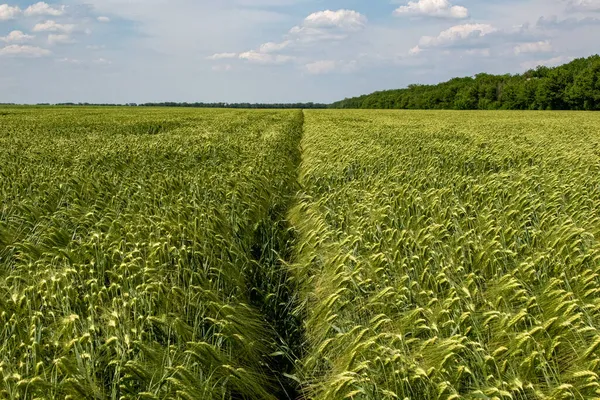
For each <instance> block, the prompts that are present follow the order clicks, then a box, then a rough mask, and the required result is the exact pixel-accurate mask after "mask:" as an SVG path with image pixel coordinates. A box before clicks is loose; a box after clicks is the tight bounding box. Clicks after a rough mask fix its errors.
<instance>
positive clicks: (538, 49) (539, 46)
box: [515, 40, 553, 54]
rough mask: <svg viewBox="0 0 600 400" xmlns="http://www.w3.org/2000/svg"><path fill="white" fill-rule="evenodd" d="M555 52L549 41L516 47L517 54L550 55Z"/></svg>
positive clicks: (522, 44)
mask: <svg viewBox="0 0 600 400" xmlns="http://www.w3.org/2000/svg"><path fill="white" fill-rule="evenodd" d="M552 50H553V48H552V44H551V43H550V41H549V40H545V41H541V42H531V43H521V44H518V45H517V46H515V54H522V53H549V52H551V51H552Z"/></svg>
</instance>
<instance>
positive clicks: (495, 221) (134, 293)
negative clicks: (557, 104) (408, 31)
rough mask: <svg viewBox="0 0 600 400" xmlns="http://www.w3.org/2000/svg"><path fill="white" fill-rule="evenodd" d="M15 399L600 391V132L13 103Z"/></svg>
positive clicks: (481, 120) (5, 303) (552, 123)
mask: <svg viewBox="0 0 600 400" xmlns="http://www.w3.org/2000/svg"><path fill="white" fill-rule="evenodd" d="M0 149H1V151H0V349H1V350H0V398H8V399H29V398H32V399H33V398H37V399H55V398H56V399H59V398H60V399H62V398H70V399H232V400H233V399H287V398H300V399H365V400H367V399H368V400H371V399H403V400H404V399H411V400H417V399H448V400H451V399H463V398H464V399H572V398H574V399H590V398H597V397H599V396H600V377H599V375H598V374H600V297H599V292H600V245H599V243H598V237H599V235H600V216H599V211H600V190H599V189H600V116H597V115H595V114H587V113H572V112H564V113H563V112H554V113H553V112H455V111H366V110H365V111H362V110H361V111H346V110H318V111H316V110H307V111H304V112H302V111H299V110H286V111H277V110H269V111H259V110H254V111H244V110H235V111H234V110H210V109H206V110H194V109H191V110H189V109H184V110H182V109H153V108H148V109H135V108H83V107H82V108H58V107H57V108H27V107H23V108H22V107H5V108H2V109H0Z"/></svg>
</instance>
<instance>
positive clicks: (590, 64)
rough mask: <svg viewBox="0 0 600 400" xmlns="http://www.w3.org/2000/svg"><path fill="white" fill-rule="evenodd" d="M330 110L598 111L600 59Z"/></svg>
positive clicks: (348, 102)
mask: <svg viewBox="0 0 600 400" xmlns="http://www.w3.org/2000/svg"><path fill="white" fill-rule="evenodd" d="M330 108H381V109H432V110H439V109H449V110H600V56H598V55H594V56H591V57H588V58H580V59H577V60H574V61H572V62H570V63H568V64H565V65H561V66H559V67H555V68H548V67H543V66H540V67H538V68H537V69H534V70H529V71H527V72H525V73H523V74H521V75H510V74H507V75H490V74H479V75H476V76H475V77H467V78H454V79H451V80H449V81H448V82H444V83H440V84H437V85H410V86H409V87H408V88H406V89H399V90H387V91H382V92H375V93H372V94H368V95H364V96H360V97H355V98H350V99H345V100H342V101H339V102H336V103H333V104H331V105H330Z"/></svg>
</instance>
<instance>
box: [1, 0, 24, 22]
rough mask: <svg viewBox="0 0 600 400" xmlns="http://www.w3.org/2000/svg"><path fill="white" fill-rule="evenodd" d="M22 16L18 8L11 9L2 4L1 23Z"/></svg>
mask: <svg viewBox="0 0 600 400" xmlns="http://www.w3.org/2000/svg"><path fill="white" fill-rule="evenodd" d="M20 14H21V9H20V8H19V7H17V6H14V7H11V6H9V5H8V4H0V21H8V20H9V19H15V18H16V17H18V16H19V15H20Z"/></svg>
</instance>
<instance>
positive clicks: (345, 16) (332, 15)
mask: <svg viewBox="0 0 600 400" xmlns="http://www.w3.org/2000/svg"><path fill="white" fill-rule="evenodd" d="M366 24H367V17H365V16H364V15H362V14H361V13H359V12H357V11H354V10H337V11H331V10H325V11H319V12H316V13H312V14H310V15H309V16H308V17H306V18H305V19H304V22H303V24H302V25H303V26H304V27H307V28H339V29H342V30H348V31H354V30H360V29H362V28H364V27H365V25H366Z"/></svg>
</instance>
